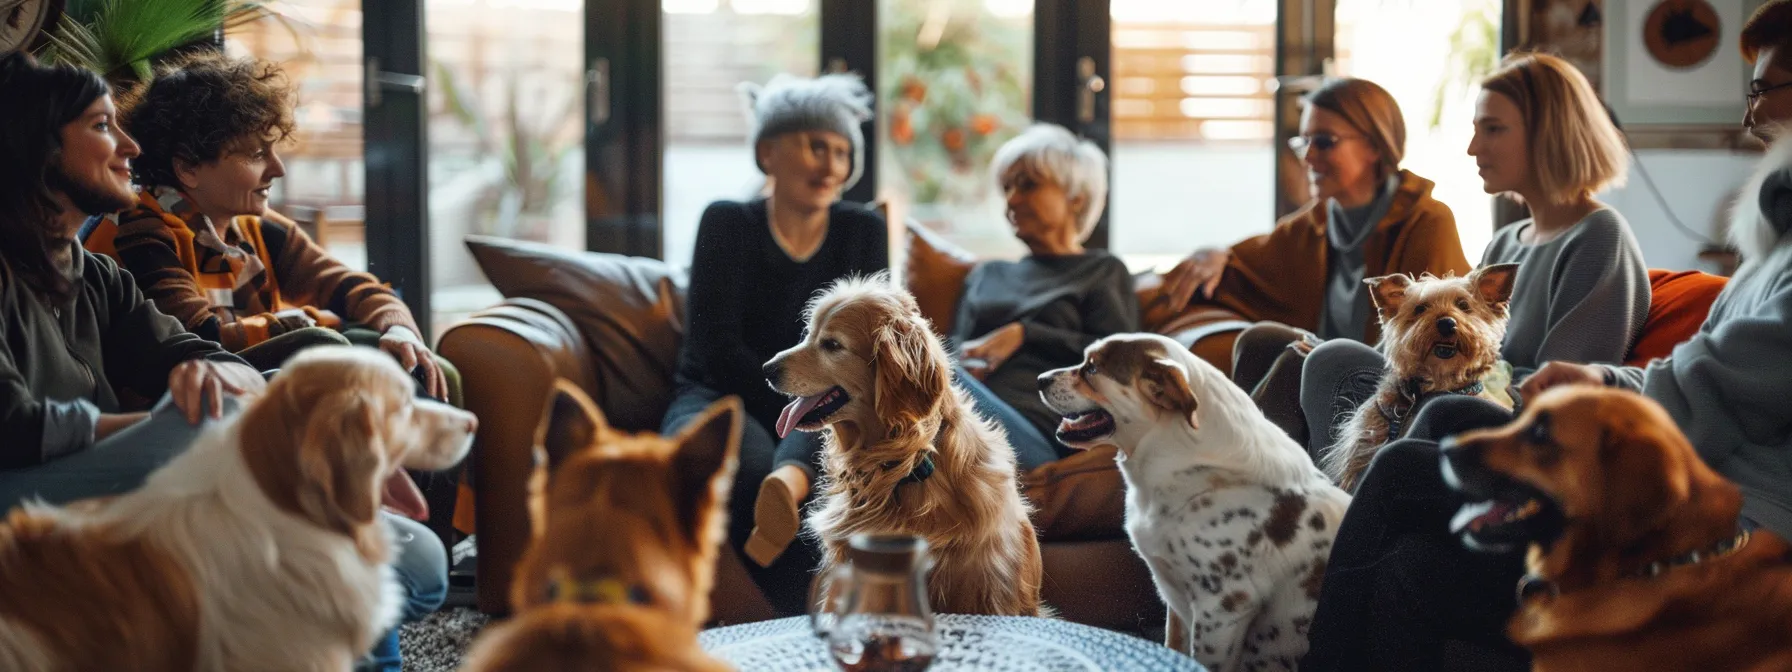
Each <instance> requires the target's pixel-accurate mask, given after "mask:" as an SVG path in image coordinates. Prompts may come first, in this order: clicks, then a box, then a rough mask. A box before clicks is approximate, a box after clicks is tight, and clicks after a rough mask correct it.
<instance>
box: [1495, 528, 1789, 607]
mask: <svg viewBox="0 0 1792 672" xmlns="http://www.w3.org/2000/svg"><path fill="white" fill-rule="evenodd" d="M1752 538H1754V529H1753V526H1752V525H1749V524H1746V523H1745V524H1743V525H1741V526H1739V527H1738V529H1737V532H1736V536H1733V537H1730V538H1728V539H1725V540H1723V541H1720V542H1718V543H1717V545H1716V546H1712V547H1710V548H1704V549H1699V550H1696V551H1688V552H1685V553H1681V554H1679V555H1676V556H1674V557H1671V558H1667V559H1665V560H1656V561H1655V562H1651V563H1649V564H1647V565H1643V567H1642V568H1641V569H1638V570H1636V571H1632V572H1630V573H1628V574H1625V575H1623V577H1622V578H1626V579H1653V578H1655V577H1657V576H1661V575H1662V573H1663V572H1666V571H1668V570H1670V569H1673V568H1675V567H1686V566H1688V565H1697V564H1701V563H1705V562H1710V561H1712V560H1717V559H1720V558H1723V557H1726V556H1729V555H1733V554H1735V553H1736V552H1737V551H1740V550H1742V549H1743V548H1744V547H1746V546H1748V542H1749V540H1750V539H1752ZM1561 594H1562V589H1561V587H1560V586H1557V585H1556V582H1554V581H1551V580H1549V579H1547V578H1545V577H1542V576H1538V575H1536V574H1526V575H1525V576H1524V578H1522V579H1519V580H1518V603H1519V604H1524V603H1525V601H1526V600H1529V599H1530V598H1532V597H1536V596H1538V595H1544V596H1548V597H1549V598H1551V599H1554V598H1556V597H1560V596H1561Z"/></svg>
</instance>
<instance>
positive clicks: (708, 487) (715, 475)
mask: <svg viewBox="0 0 1792 672" xmlns="http://www.w3.org/2000/svg"><path fill="white" fill-rule="evenodd" d="M743 414H744V412H743V411H742V410H741V402H740V397H735V396H727V397H723V398H722V399H720V400H718V401H716V402H715V403H713V404H710V405H709V408H706V409H703V413H702V414H701V415H698V416H697V418H696V419H695V420H692V421H691V424H690V425H688V426H686V427H685V428H684V430H683V431H681V432H679V433H678V437H677V438H676V439H675V441H676V442H677V444H678V448H677V450H675V451H674V452H673V453H672V473H671V478H672V483H671V486H672V502H673V505H674V506H675V507H676V508H677V510H678V523H679V529H680V530H682V531H684V533H685V534H687V535H689V539H690V541H691V543H692V544H693V545H695V546H696V547H698V548H704V547H705V546H707V545H708V544H709V542H711V541H718V542H719V541H720V535H721V534H722V533H723V531H722V527H721V525H720V520H721V518H720V514H721V512H722V510H723V509H725V508H726V506H727V504H728V490H729V488H730V486H731V485H732V484H733V483H734V470H735V467H736V466H737V465H738V463H739V459H740V432H741V417H742V415H743ZM711 537H714V539H711Z"/></svg>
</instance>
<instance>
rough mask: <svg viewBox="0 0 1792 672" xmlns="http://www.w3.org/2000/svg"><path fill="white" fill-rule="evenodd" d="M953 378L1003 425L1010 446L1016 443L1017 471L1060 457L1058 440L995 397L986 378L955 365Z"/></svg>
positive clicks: (975, 403) (981, 409)
mask: <svg viewBox="0 0 1792 672" xmlns="http://www.w3.org/2000/svg"><path fill="white" fill-rule="evenodd" d="M952 381H953V382H956V383H958V385H959V386H960V387H963V388H964V391H965V392H968V393H970V395H971V405H972V406H975V407H976V408H977V412H978V413H981V414H983V415H984V417H987V418H989V419H991V420H994V421H995V423H996V426H998V427H1001V428H1002V431H1003V432H1006V433H1007V434H1008V443H1009V445H1012V446H1014V462H1015V465H1016V472H1017V473H1021V474H1024V473H1027V472H1028V471H1032V470H1033V468H1034V467H1037V466H1039V465H1041V464H1045V463H1047V462H1051V461H1053V460H1056V459H1058V458H1059V457H1061V456H1062V455H1061V453H1060V451H1059V450H1058V442H1057V440H1056V439H1053V438H1051V437H1048V436H1046V435H1045V434H1044V433H1041V432H1040V431H1039V427H1038V426H1037V425H1034V424H1033V423H1032V421H1030V420H1027V416H1024V415H1021V414H1020V411H1017V410H1014V407H1013V406H1009V405H1008V402H1005V401H1002V398H1001V397H998V396H996V393H995V390H991V389H989V386H988V385H984V384H983V381H981V380H977V378H976V377H975V376H972V375H971V374H970V373H969V372H967V371H965V370H964V369H963V368H962V367H957V366H955V367H952Z"/></svg>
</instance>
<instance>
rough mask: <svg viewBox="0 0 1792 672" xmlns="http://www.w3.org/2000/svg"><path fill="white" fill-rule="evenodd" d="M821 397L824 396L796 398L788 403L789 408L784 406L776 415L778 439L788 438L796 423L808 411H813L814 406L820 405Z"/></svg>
mask: <svg viewBox="0 0 1792 672" xmlns="http://www.w3.org/2000/svg"><path fill="white" fill-rule="evenodd" d="M823 396H826V395H823V394H817V395H815V396H813V397H797V398H796V400H794V401H791V402H790V405H789V406H785V407H784V411H783V412H782V413H779V414H778V438H780V439H782V438H784V437H786V436H790V430H792V429H796V423H798V422H801V421H802V420H803V416H805V415H808V414H809V411H813V410H815V406H816V405H817V404H820V403H821V398H822V397H823Z"/></svg>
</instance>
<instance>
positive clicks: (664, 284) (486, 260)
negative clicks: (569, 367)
mask: <svg viewBox="0 0 1792 672" xmlns="http://www.w3.org/2000/svg"><path fill="white" fill-rule="evenodd" d="M466 242H467V249H468V250H470V251H471V252H472V253H473V258H474V259H475V260H477V261H478V262H479V268H480V270H482V271H484V272H485V277H487V278H489V279H491V282H492V286H494V287H497V289H498V291H499V292H501V293H503V294H504V296H505V297H506V298H519V297H527V298H532V299H536V300H539V301H542V302H544V303H547V304H549V305H551V306H553V307H555V308H558V309H559V310H560V311H561V312H563V313H566V315H567V317H570V318H571V319H572V321H573V323H574V324H575V325H577V327H578V330H579V333H580V334H581V335H583V336H584V337H585V341H586V343H588V344H590V348H591V361H592V366H593V368H594V370H593V371H592V375H593V380H595V381H596V385H595V388H594V389H592V395H593V397H594V398H593V400H594V401H596V402H597V404H598V406H599V407H601V408H603V409H604V413H605V414H606V415H607V416H608V419H609V421H610V424H611V425H614V426H616V427H618V428H621V429H628V430H633V431H640V430H648V429H655V430H657V429H659V424H660V417H661V416H662V415H664V413H665V411H666V406H667V404H670V403H671V401H672V385H673V381H672V374H673V372H674V371H675V370H676V368H677V365H678V345H679V343H680V342H681V341H683V340H684V292H685V277H684V274H683V273H682V272H679V271H677V270H674V269H673V268H672V267H671V266H669V265H667V264H666V263H665V262H662V261H659V260H657V259H648V258H644V257H628V256H623V255H618V254H604V253H601V252H574V251H569V250H563V249H559V248H555V247H550V246H547V245H542V244H539V243H529V242H521V241H514V240H507V239H503V238H492V237H487V236H467V241H466Z"/></svg>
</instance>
